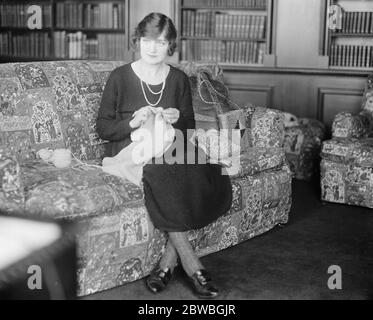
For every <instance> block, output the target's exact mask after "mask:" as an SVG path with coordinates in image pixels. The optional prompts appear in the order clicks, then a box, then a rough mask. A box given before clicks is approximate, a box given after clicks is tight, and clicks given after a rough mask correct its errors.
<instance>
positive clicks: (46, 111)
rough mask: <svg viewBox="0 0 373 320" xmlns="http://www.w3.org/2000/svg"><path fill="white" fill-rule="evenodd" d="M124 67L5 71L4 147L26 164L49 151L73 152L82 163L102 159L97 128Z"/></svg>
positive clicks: (1, 72) (0, 74)
mask: <svg viewBox="0 0 373 320" xmlns="http://www.w3.org/2000/svg"><path fill="white" fill-rule="evenodd" d="M121 64H122V63H120V62H105V61H79V62H78V61H61V62H37V63H14V64H6V66H4V67H3V66H2V67H1V68H0V147H3V148H6V149H8V150H12V152H13V153H14V154H16V156H17V159H18V160H19V161H20V163H24V162H26V161H28V160H32V159H35V158H36V156H35V154H36V152H37V151H38V150H40V149H43V148H52V149H56V148H69V149H70V150H71V151H72V152H73V153H74V155H75V156H76V157H78V158H79V159H81V160H94V159H100V158H101V157H102V154H103V143H104V141H101V140H100V139H98V137H97V134H96V128H95V122H96V117H97V112H98V108H99V102H100V99H101V94H102V91H103V89H104V86H105V83H106V80H107V77H108V76H109V74H110V72H111V71H112V70H113V69H114V68H115V67H118V66H120V65H121Z"/></svg>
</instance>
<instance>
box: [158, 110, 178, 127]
mask: <svg viewBox="0 0 373 320" xmlns="http://www.w3.org/2000/svg"><path fill="white" fill-rule="evenodd" d="M162 115H163V118H164V119H165V120H166V121H167V122H168V123H170V124H174V123H175V122H176V121H177V120H179V117H180V111H179V110H178V109H175V108H168V109H165V110H163V112H162Z"/></svg>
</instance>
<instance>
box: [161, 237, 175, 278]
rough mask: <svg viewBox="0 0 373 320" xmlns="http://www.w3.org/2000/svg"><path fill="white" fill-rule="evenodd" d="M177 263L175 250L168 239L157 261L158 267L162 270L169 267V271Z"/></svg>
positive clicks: (172, 269)
mask: <svg viewBox="0 0 373 320" xmlns="http://www.w3.org/2000/svg"><path fill="white" fill-rule="evenodd" d="M176 265H177V252H176V249H175V247H174V246H173V244H172V242H171V241H170V239H168V241H167V245H166V250H165V252H164V254H163V256H162V258H161V261H160V262H159V267H160V268H161V269H162V270H167V269H170V270H171V273H172V272H173V271H174V269H175V267H176Z"/></svg>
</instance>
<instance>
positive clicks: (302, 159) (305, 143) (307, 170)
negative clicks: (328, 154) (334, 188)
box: [284, 118, 325, 180]
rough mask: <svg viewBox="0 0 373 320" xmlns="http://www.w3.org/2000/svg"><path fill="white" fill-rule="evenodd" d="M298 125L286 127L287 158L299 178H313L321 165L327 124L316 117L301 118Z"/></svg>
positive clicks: (295, 175)
mask: <svg viewBox="0 0 373 320" xmlns="http://www.w3.org/2000/svg"><path fill="white" fill-rule="evenodd" d="M297 122H298V123H297V125H296V126H290V127H286V128H285V144H284V147H285V152H286V159H287V160H288V162H289V164H290V168H291V170H292V172H293V173H294V177H295V178H296V179H299V180H311V179H312V177H313V176H314V175H315V173H316V172H317V170H318V169H319V165H320V151H321V143H322V141H323V139H324V135H325V126H324V124H323V123H321V122H320V121H318V120H316V119H308V118H299V119H297Z"/></svg>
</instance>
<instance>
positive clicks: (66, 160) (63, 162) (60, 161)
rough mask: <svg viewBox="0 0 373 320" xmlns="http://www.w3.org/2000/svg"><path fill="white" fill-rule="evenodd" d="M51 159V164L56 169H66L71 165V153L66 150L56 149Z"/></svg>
mask: <svg viewBox="0 0 373 320" xmlns="http://www.w3.org/2000/svg"><path fill="white" fill-rule="evenodd" d="M52 158H53V159H52V161H53V164H54V165H55V166H56V167H57V168H67V167H69V166H70V164H71V151H70V150H68V149H56V150H54V152H53V157H52Z"/></svg>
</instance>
